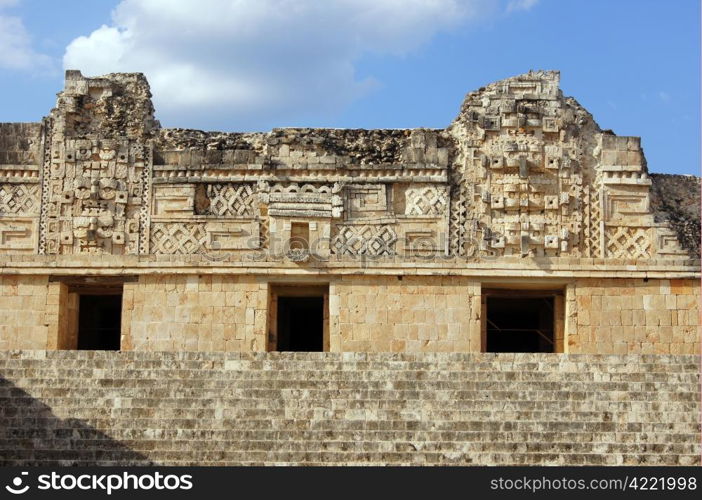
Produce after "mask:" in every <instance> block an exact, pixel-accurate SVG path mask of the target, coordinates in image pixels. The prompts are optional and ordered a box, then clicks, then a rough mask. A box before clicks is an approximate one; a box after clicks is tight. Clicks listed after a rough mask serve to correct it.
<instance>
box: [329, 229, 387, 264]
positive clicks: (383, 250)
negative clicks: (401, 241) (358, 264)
mask: <svg viewBox="0 0 702 500" xmlns="http://www.w3.org/2000/svg"><path fill="white" fill-rule="evenodd" d="M336 229H337V233H336V235H335V236H334V238H333V239H332V245H331V251H332V253H334V254H336V255H369V256H381V255H394V254H395V243H396V242H397V234H396V233H395V231H394V230H393V228H392V226H388V225H368V226H351V225H350V226H337V228H336Z"/></svg>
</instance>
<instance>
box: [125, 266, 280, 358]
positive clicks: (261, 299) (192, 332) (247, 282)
mask: <svg viewBox="0 0 702 500" xmlns="http://www.w3.org/2000/svg"><path fill="white" fill-rule="evenodd" d="M267 286H268V285H267V284H266V283H265V282H259V281H257V280H256V279H255V278H253V277H237V276H210V275H172V276H148V275H146V276H140V277H139V281H138V282H136V283H125V285H124V301H123V309H122V347H123V349H126V350H137V351H144V350H145V351H262V350H265V329H266V312H267V300H268V292H267Z"/></svg>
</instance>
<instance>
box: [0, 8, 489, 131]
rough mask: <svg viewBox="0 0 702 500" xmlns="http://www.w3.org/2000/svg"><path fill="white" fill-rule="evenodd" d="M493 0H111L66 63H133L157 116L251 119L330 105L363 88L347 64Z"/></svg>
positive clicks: (186, 121) (192, 122) (288, 116)
mask: <svg viewBox="0 0 702 500" xmlns="http://www.w3.org/2000/svg"><path fill="white" fill-rule="evenodd" d="M0 1H2V0H0ZM492 7H494V0H336V1H334V2H322V1H317V0H236V1H232V0H198V1H197V2H193V1H191V0H122V1H121V2H120V4H119V5H118V6H117V8H116V9H115V10H114V11H113V13H112V23H111V24H110V25H109V26H105V25H103V26H101V27H100V28H98V29H96V30H95V31H93V32H92V33H90V34H89V35H87V36H81V37H79V38H76V39H75V40H73V41H72V42H71V43H70V44H69V45H68V47H67V48H66V52H65V54H64V58H63V63H64V67H65V68H66V69H80V70H81V71H82V72H83V74H85V75H99V74H104V73H110V72H117V71H127V72H134V71H140V72H144V73H145V74H146V75H147V77H148V79H149V82H150V83H151V87H152V92H153V94H154V103H155V105H156V112H157V116H158V118H159V119H160V120H161V121H162V122H163V123H164V125H167V126H199V127H203V126H204V127H211V126H212V124H216V125H217V126H220V127H224V128H228V129H230V130H237V129H242V130H247V129H248V130H251V129H256V128H258V127H261V126H262V124H267V123H271V122H275V123H279V124H280V125H281V126H282V125H293V124H295V123H298V122H299V120H300V118H301V117H302V116H303V115H306V116H315V117H320V116H324V115H328V116H330V115H332V114H334V112H336V111H338V110H340V109H342V108H343V107H344V106H345V105H347V104H348V103H349V102H351V101H352V100H353V99H356V98H358V97H359V96H362V95H363V94H364V93H366V92H368V91H369V90H370V89H372V88H373V87H374V85H375V84H376V82H374V80H373V79H372V78H370V79H363V80H360V79H359V78H358V77H357V76H356V74H355V67H354V64H355V63H356V62H357V61H358V59H359V58H360V57H361V56H362V55H363V54H367V53H376V54H390V55H404V54H407V53H409V52H411V51H412V50H414V49H416V48H417V47H419V46H421V45H422V44H423V43H426V42H427V41H428V40H430V39H431V37H432V36H434V35H435V34H436V33H437V32H439V31H443V30H450V29H453V28H455V27H458V26H460V25H461V24H463V23H465V22H466V21H469V20H473V19H476V18H479V17H481V16H482V15H483V14H484V13H486V12H488V11H489V10H490V9H491V8H492Z"/></svg>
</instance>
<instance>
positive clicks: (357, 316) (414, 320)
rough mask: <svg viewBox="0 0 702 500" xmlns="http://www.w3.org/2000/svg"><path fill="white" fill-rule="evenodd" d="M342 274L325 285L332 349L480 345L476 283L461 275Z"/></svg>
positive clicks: (464, 347) (470, 348)
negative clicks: (328, 290) (328, 292)
mask: <svg viewBox="0 0 702 500" xmlns="http://www.w3.org/2000/svg"><path fill="white" fill-rule="evenodd" d="M400 278H401V279H398V277H397V276H380V277H365V276H344V277H342V278H341V279H340V280H338V281H336V282H335V283H334V284H333V285H332V286H331V287H330V300H329V307H330V317H331V338H330V341H331V345H330V347H331V350H332V351H366V352H375V351H381V352H383V351H384V352H432V351H433V352H437V351H438V352H442V351H452V352H467V351H479V350H480V283H478V282H475V281H472V280H470V279H467V278H461V277H432V276H402V277H400Z"/></svg>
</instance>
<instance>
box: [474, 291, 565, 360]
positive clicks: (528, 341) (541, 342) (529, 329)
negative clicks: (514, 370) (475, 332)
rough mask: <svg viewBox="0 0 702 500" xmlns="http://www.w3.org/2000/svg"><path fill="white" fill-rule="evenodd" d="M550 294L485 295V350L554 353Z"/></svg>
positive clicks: (552, 310)
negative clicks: (525, 295)
mask: <svg viewBox="0 0 702 500" xmlns="http://www.w3.org/2000/svg"><path fill="white" fill-rule="evenodd" d="M554 318H555V315H554V298H553V297H489V296H488V297H487V318H486V321H487V325H486V334H487V335H486V337H487V338H486V343H487V345H486V351H487V352H555V349H554V326H555V322H554Z"/></svg>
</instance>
